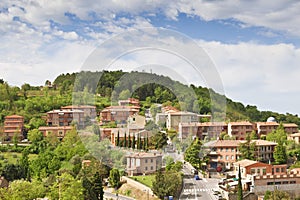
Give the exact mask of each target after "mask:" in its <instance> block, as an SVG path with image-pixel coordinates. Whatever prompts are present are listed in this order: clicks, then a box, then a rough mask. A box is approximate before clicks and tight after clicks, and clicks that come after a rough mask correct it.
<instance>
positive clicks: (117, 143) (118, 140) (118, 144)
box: [116, 131, 120, 147]
mask: <svg viewBox="0 0 300 200" xmlns="http://www.w3.org/2000/svg"><path fill="white" fill-rule="evenodd" d="M116 146H117V147H119V146H120V133H119V131H118V135H117V141H116Z"/></svg>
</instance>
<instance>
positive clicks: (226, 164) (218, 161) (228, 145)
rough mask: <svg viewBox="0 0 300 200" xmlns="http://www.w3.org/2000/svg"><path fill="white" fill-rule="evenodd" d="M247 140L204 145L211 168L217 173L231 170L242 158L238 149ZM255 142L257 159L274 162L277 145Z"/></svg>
mask: <svg viewBox="0 0 300 200" xmlns="http://www.w3.org/2000/svg"><path fill="white" fill-rule="evenodd" d="M243 142H246V141H245V140H214V141H210V142H208V143H205V144H204V147H205V148H207V149H208V157H209V159H210V160H209V166H208V167H209V168H215V169H217V171H221V170H222V169H231V168H232V167H233V163H235V162H237V160H238V159H239V157H240V152H239V151H238V147H239V145H240V143H243ZM252 142H255V147H256V150H255V157H256V158H257V159H258V160H260V161H264V162H270V161H273V152H274V149H275V146H276V145H277V143H275V142H269V141H265V140H252Z"/></svg>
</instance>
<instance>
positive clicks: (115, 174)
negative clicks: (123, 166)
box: [109, 168, 120, 188]
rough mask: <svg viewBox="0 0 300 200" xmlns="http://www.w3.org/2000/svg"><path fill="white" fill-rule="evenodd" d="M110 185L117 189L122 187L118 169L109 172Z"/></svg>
mask: <svg viewBox="0 0 300 200" xmlns="http://www.w3.org/2000/svg"><path fill="white" fill-rule="evenodd" d="M109 183H110V184H111V186H113V187H115V188H117V187H119V185H120V172H119V170H118V169H116V168H114V169H112V170H110V172H109Z"/></svg>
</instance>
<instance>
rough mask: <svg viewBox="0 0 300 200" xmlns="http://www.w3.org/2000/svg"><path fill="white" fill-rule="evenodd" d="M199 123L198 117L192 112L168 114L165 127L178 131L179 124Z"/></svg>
mask: <svg viewBox="0 0 300 200" xmlns="http://www.w3.org/2000/svg"><path fill="white" fill-rule="evenodd" d="M195 122H200V116H199V115H198V114H196V113H192V112H169V113H168V117H167V121H166V127H167V129H169V130H171V129H173V130H176V131H178V128H179V123H195Z"/></svg>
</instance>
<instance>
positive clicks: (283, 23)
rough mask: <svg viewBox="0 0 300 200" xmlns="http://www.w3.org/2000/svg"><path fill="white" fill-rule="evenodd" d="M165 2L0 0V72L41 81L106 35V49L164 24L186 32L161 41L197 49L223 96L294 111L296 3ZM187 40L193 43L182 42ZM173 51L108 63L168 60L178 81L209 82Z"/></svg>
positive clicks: (79, 64) (74, 63) (19, 80)
mask: <svg viewBox="0 0 300 200" xmlns="http://www.w3.org/2000/svg"><path fill="white" fill-rule="evenodd" d="M169 2H170V1H166V0H160V1H157V0H145V1H142V0H140V1H138V0H127V1H124V0H113V1H108V0H98V1H94V0H73V1H63V0H61V1H58V0H52V1H48V0H28V1H27V0H2V1H1V2H0V42H1V46H0V69H1V73H0V78H3V79H4V80H5V81H7V82H8V83H9V84H10V85H18V86H20V85H22V84H23V83H30V84H31V85H43V84H44V83H45V80H47V79H49V80H52V81H53V80H54V79H55V77H56V76H57V75H59V74H61V73H67V72H75V71H79V70H81V69H83V66H84V63H86V60H88V59H89V56H90V55H91V54H92V53H93V52H95V49H97V48H99V46H100V47H101V45H102V46H103V43H105V42H106V41H111V40H113V41H114V42H115V43H114V44H115V45H110V46H109V45H107V46H106V48H111V49H110V51H113V50H116V49H118V48H119V46H118V42H119V41H118V40H117V39H116V38H115V37H117V36H118V35H122V34H124V33H125V34H126V32H127V33H128V31H132V30H136V29H137V30H139V29H144V28H149V27H150V28H164V29H167V30H170V31H174V32H175V33H176V34H182V35H184V37H185V38H189V42H186V40H178V38H176V37H175V39H174V37H172V34H170V35H168V34H166V35H164V36H163V40H164V42H165V43H167V44H168V45H170V46H173V48H175V49H176V48H181V47H182V49H184V50H186V51H181V53H183V54H184V52H185V53H186V52H188V53H190V55H195V57H196V56H197V53H198V52H199V51H201V50H199V49H202V50H203V52H205V53H206V54H207V56H208V57H209V58H210V59H211V63H213V65H214V66H213V67H215V68H216V72H218V75H219V76H220V79H221V81H222V86H223V90H224V91H223V92H224V93H225V95H226V96H228V97H229V98H231V99H233V100H235V101H240V102H242V103H244V104H245V105H247V104H250V105H257V107H258V108H259V109H261V110H273V111H277V112H280V113H286V112H289V113H293V114H300V106H299V103H298V102H300V87H299V86H300V78H299V77H298V75H300V68H299V67H300V66H299V65H300V50H299V47H300V40H299V39H300V28H299V27H300V12H299V10H300V2H298V1H287V0H282V1H278V0H274V1H238V0H230V1H229V0H228V1H226V0H222V1H208V0H198V1H183V0H174V1H172V3H169ZM176 34H175V35H176ZM125 41H126V40H125ZM143 41H145V43H147V45H148V46H151V41H153V40H151V39H150V40H149V39H144V38H143V37H140V39H139V42H141V43H142V42H143ZM191 41H192V42H191ZM122 42H124V40H123V41H121V43H122ZM193 42H195V43H197V45H199V48H198V49H197V48H196V49H193V48H188V47H186V46H187V45H189V44H191V43H193ZM133 43H134V42H133ZM153 43H156V44H157V43H158V41H154V42H153ZM181 43H182V44H181ZM110 44H113V43H110ZM119 44H120V43H119ZM134 45H135V44H134ZM134 45H132V46H131V47H134ZM182 45H184V46H182ZM154 46H155V44H154ZM138 47H140V46H139V45H137V46H136V48H138ZM170 48H171V47H170ZM102 50H103V49H102ZM106 50H107V49H106ZM193 50H194V51H193ZM165 54H168V55H165ZM179 54H180V53H179ZM174 55H175V54H174ZM174 55H173V56H174ZM176 55H177V54H176ZM175 57H177V59H176V58H173V57H172V55H170V53H168V52H167V53H166V52H161V51H157V50H155V51H153V50H152V51H151V50H150V51H148V50H143V51H140V52H137V51H135V53H131V54H129V55H126V56H123V59H118V60H117V61H116V62H114V63H113V64H111V65H112V66H113V67H114V68H118V67H119V68H120V66H121V67H122V69H124V70H135V69H137V68H142V67H141V66H147V65H149V64H153V65H155V66H168V67H167V68H168V69H167V70H166V71H172V73H173V70H174V74H177V75H178V74H179V78H178V79H181V78H182V77H184V78H183V79H184V81H185V82H188V83H195V84H197V83H198V82H197V81H199V80H203V81H199V84H204V85H203V86H211V85H209V84H208V85H205V83H207V82H209V81H207V80H206V81H205V79H206V77H205V73H202V77H201V76H198V75H195V74H194V73H187V70H186V69H187V68H189V67H188V66H185V65H186V64H187V62H185V63H183V61H182V60H184V59H181V61H180V59H178V58H182V57H180V55H179V56H178V55H177V56H175ZM102 62H103V61H102ZM104 63H107V62H104ZM211 63H210V64H211ZM170 66H171V67H170ZM162 68H163V67H153V69H162ZM190 68H191V67H190ZM105 69H106V68H105ZM145 69H146V70H147V68H145ZM184 72H185V73H184ZM155 73H159V70H157V71H155ZM172 73H171V72H170V73H167V74H172ZM203 76H204V77H203ZM210 79H213V78H212V77H210Z"/></svg>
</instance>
